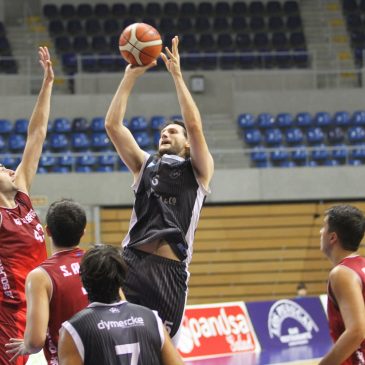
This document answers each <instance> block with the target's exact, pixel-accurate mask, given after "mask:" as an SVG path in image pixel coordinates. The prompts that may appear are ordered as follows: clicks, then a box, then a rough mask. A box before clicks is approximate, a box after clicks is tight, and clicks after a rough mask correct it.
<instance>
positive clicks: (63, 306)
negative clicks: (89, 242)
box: [6, 200, 88, 365]
mask: <svg viewBox="0 0 365 365" xmlns="http://www.w3.org/2000/svg"><path fill="white" fill-rule="evenodd" d="M46 223H47V234H48V235H49V236H50V237H51V239H52V253H53V254H52V256H51V257H50V258H48V259H47V260H46V261H44V262H43V263H42V264H41V265H40V266H39V267H38V268H36V269H34V270H33V271H31V272H30V273H29V274H28V276H27V280H26V298H27V326H26V329H25V334H24V340H23V339H19V338H12V339H11V340H10V343H9V344H7V345H6V347H7V348H8V351H7V352H8V354H13V356H14V357H13V358H17V357H18V356H19V355H25V354H30V353H36V352H38V351H40V350H41V349H42V348H44V354H45V356H46V359H47V361H48V364H50V365H57V364H58V356H57V355H58V354H57V347H58V331H59V329H60V328H61V324H62V323H63V322H64V321H66V320H68V319H70V318H71V317H72V316H73V315H74V314H75V313H77V312H78V311H80V310H81V309H83V308H85V307H86V306H87V304H88V299H87V295H86V291H85V290H84V288H83V287H82V284H81V279H80V275H79V268H80V261H81V258H82V256H83V254H84V252H83V251H82V250H80V249H79V248H78V244H79V243H80V239H81V237H82V235H83V234H84V231H85V226H86V214H85V211H84V209H83V208H82V207H81V206H80V204H78V203H76V202H74V201H71V200H61V201H57V202H54V203H52V204H51V205H50V207H49V209H48V212H47V217H46Z"/></svg>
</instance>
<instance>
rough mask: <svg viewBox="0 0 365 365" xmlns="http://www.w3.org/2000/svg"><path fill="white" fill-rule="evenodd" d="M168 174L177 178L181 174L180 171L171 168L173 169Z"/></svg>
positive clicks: (172, 177)
mask: <svg viewBox="0 0 365 365" xmlns="http://www.w3.org/2000/svg"><path fill="white" fill-rule="evenodd" d="M169 176H170V178H171V179H177V178H179V177H180V176H181V171H180V170H177V169H176V170H173V171H171V172H170V174H169Z"/></svg>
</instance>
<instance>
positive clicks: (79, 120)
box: [72, 117, 89, 132]
mask: <svg viewBox="0 0 365 365" xmlns="http://www.w3.org/2000/svg"><path fill="white" fill-rule="evenodd" d="M88 129H89V122H88V120H87V119H86V118H83V117H76V118H74V119H73V120H72V131H73V132H86V131H87V130H88Z"/></svg>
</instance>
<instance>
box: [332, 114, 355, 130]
mask: <svg viewBox="0 0 365 365" xmlns="http://www.w3.org/2000/svg"><path fill="white" fill-rule="evenodd" d="M333 123H334V125H335V126H338V127H345V128H346V127H349V126H350V124H351V116H350V113H348V112H345V111H339V112H336V113H335V114H334V116H333Z"/></svg>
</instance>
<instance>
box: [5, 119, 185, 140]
mask: <svg viewBox="0 0 365 365" xmlns="http://www.w3.org/2000/svg"><path fill="white" fill-rule="evenodd" d="M181 119H182V117H181V115H171V116H170V117H165V116H162V115H154V116H152V117H151V118H147V117H144V116H133V117H131V118H130V119H129V120H128V119H124V121H123V124H124V125H125V126H127V127H128V128H129V129H130V130H131V131H132V132H138V131H145V130H148V129H150V128H151V129H152V130H156V131H159V130H160V128H161V126H162V125H164V124H165V123H166V121H167V120H181ZM28 123H29V120H28V119H26V118H21V119H17V120H16V121H15V122H14V123H13V122H11V121H10V120H8V119H0V135H6V134H10V133H13V134H26V133H27V129H28ZM48 132H49V133H50V132H53V133H71V132H82V133H88V132H105V119H104V117H94V118H91V120H90V121H89V120H88V119H87V118H84V117H77V118H74V119H72V120H71V119H69V118H65V117H59V118H55V119H54V120H53V121H50V122H49V123H48Z"/></svg>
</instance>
